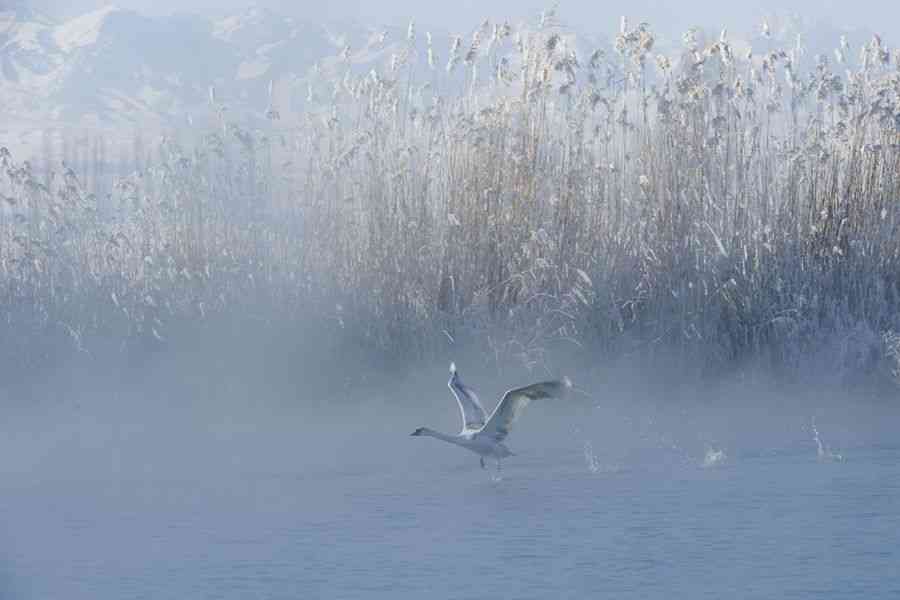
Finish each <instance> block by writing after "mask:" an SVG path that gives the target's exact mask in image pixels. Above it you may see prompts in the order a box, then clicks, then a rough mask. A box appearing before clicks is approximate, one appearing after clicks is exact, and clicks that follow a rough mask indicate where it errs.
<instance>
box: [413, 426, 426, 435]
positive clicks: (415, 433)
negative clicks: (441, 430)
mask: <svg viewBox="0 0 900 600" xmlns="http://www.w3.org/2000/svg"><path fill="white" fill-rule="evenodd" d="M425 431H427V430H426V429H425V428H424V427H419V428H418V429H416V430H415V431H413V432H412V433H411V434H409V435H425Z"/></svg>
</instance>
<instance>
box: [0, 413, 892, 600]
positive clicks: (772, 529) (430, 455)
mask: <svg viewBox="0 0 900 600" xmlns="http://www.w3.org/2000/svg"><path fill="white" fill-rule="evenodd" d="M449 408H450V409H452V407H449ZM529 410H531V409H529ZM423 412H427V409H423ZM359 418H360V421H361V422H364V421H365V420H366V419H370V418H373V414H365V415H360V417H359ZM441 418H444V415H443V414H442V417H441ZM452 418H453V417H452V415H449V416H447V418H446V420H447V422H450V419H452ZM532 418H535V419H536V421H535V422H536V423H539V418H536V417H532ZM610 418H611V417H609V415H607V418H606V419H605V420H607V421H609V420H610ZM344 419H346V417H344ZM564 420H565V415H563V416H562V417H561V418H560V419H559V420H556V421H553V427H556V426H557V425H560V423H562V422H564ZM682 420H686V421H690V418H689V416H688V417H684V418H683V419H682ZM176 421H177V420H173V422H171V423H169V424H168V426H166V427H164V426H162V425H160V424H159V423H154V424H151V425H145V424H142V423H138V422H131V423H130V424H129V423H125V422H123V421H117V422H116V423H115V424H114V425H109V426H100V425H97V423H96V422H95V419H93V417H90V416H86V415H80V416H78V413H73V415H70V417H67V418H66V419H63V420H62V421H61V422H57V423H56V424H55V425H46V426H45V425H42V424H41V421H39V420H32V421H29V422H28V423H26V424H23V425H21V427H20V428H19V430H18V431H19V433H18V437H17V438H16V439H10V438H9V436H7V439H6V440H5V442H4V443H3V444H0V448H2V450H3V456H2V459H0V460H2V464H3V465H4V469H3V471H2V472H3V479H2V482H0V597H2V598H4V599H6V598H12V599H23V600H27V599H41V600H44V599H48V600H49V599H65V600H80V599H84V600H88V599H89V600H105V599H110V600H112V599H115V600H124V599H128V598H148V599H149V598H172V599H176V598H177V599H195V598H196V599H199V598H210V599H212V598H241V599H246V598H266V599H281V598H284V599H288V598H290V599H298V598H341V599H350V598H386V599H387V598H390V599H392V600H393V599H398V598H425V597H433V598H473V599H474V598H520V599H527V598H617V599H624V598H635V599H637V598H641V599H646V598H660V599H662V598H665V599H670V598H691V599H697V598H841V599H846V598H865V599H875V598H898V597H900V567H898V565H900V444H896V443H893V444H892V443H890V440H885V439H881V438H882V437H883V436H881V435H880V434H879V435H875V434H873V435H870V436H864V437H866V438H868V439H863V441H862V442H859V441H858V440H859V439H860V436H851V435H849V434H846V435H845V436H844V439H846V440H851V442H852V443H847V444H846V445H844V446H842V447H841V448H839V450H840V452H841V454H842V455H843V458H844V460H843V462H836V461H823V460H820V459H819V457H818V456H817V448H816V446H815V444H814V442H813V439H812V437H810V435H809V430H808V428H805V427H804V425H803V423H802V422H801V421H799V420H797V421H796V422H793V423H792V424H791V425H790V426H789V427H787V426H786V427H782V430H783V431H786V432H788V433H787V434H783V435H782V434H779V435H777V436H773V439H767V440H765V441H764V442H761V443H759V444H754V443H753V441H752V440H753V438H754V437H755V435H750V436H736V435H733V436H730V437H729V441H728V444H725V445H720V446H718V449H721V450H722V451H723V452H724V458H721V459H720V460H719V461H718V462H716V464H713V465H707V466H704V451H703V444H701V443H696V437H695V438H693V439H694V441H691V442H690V443H686V442H685V440H687V438H688V437H689V436H687V434H684V433H682V434H681V435H680V437H681V442H682V443H681V444H679V443H678V441H679V434H672V435H668V434H664V435H657V436H655V437H654V436H648V435H645V434H641V435H637V434H634V435H633V434H632V433H631V431H630V430H628V427H626V425H624V423H628V422H631V421H627V420H623V421H622V423H618V424H617V423H612V424H608V427H609V428H611V429H616V428H619V429H621V430H623V431H622V432H621V437H622V440H624V441H622V440H617V441H615V442H614V443H612V442H607V441H606V438H605V437H604V435H602V434H601V432H600V431H599V429H598V430H589V429H588V427H587V425H584V426H583V427H582V428H580V429H579V430H578V431H574V430H572V429H571V428H568V429H567V428H566V427H562V426H561V427H559V429H558V431H557V433H559V435H555V436H552V437H551V438H544V437H542V436H541V435H540V431H539V427H531V428H528V427H524V431H523V432H522V433H521V435H520V436H519V439H517V438H516V436H511V438H510V445H511V446H512V447H513V449H514V450H516V451H517V452H519V454H518V456H516V457H514V458H513V459H511V460H509V461H508V463H507V464H506V466H505V467H504V470H503V473H502V478H501V479H498V478H496V477H495V476H493V475H492V473H491V472H490V471H487V472H486V471H482V470H480V469H479V468H478V465H477V457H475V456H474V455H469V454H468V453H466V452H464V451H462V450H460V449H458V448H455V447H450V446H444V445H442V444H441V443H440V442H438V441H436V440H422V439H417V438H409V437H408V432H409V430H411V428H412V427H411V426H412V425H419V424H422V423H420V422H419V421H420V415H418V414H417V415H413V416H408V417H403V418H402V419H400V421H399V422H397V421H392V420H391V419H383V420H381V421H380V422H378V423H377V425H376V426H373V427H366V426H365V425H363V424H357V426H356V427H354V428H352V430H350V431H347V430H346V429H345V428H342V427H341V425H340V423H341V420H340V419H334V420H333V421H330V422H325V421H323V422H317V423H311V422H310V421H309V420H303V419H300V418H297V419H272V421H271V422H268V423H265V424H263V423H261V422H256V423H254V422H244V423H243V424H241V425H240V426H237V425H235V424H234V423H231V424H230V425H229V426H228V427H224V426H223V425H222V424H221V423H218V424H213V425H209V426H207V427H206V428H205V429H202V428H198V427H197V426H196V424H190V425H184V424H182V425H179V424H178V423H177V422H176ZM646 422H649V421H646ZM646 422H645V426H642V427H643V428H644V429H647V428H648V427H649V425H646ZM408 424H409V425H410V426H407V425H408ZM827 426H828V425H827V424H825V425H822V424H820V425H819V429H820V430H821V431H822V435H823V438H824V439H825V441H826V442H827V441H828V438H827V433H826V428H827ZM755 427H758V425H757V426H755ZM832 428H833V427H832ZM85 429H87V430H90V436H89V437H88V436H87V434H85V435H81V434H80V433H78V432H79V431H84V430H85ZM633 429H641V427H634V428H633ZM662 429H664V428H659V430H662ZM312 431H315V434H316V437H315V440H310V441H309V442H308V443H304V442H303V441H302V440H301V438H302V437H303V435H305V434H306V433H310V432H312ZM582 431H587V432H586V433H582ZM792 437H793V439H791V438H792ZM651 438H652V439H651ZM648 439H649V440H650V441H649V442H646V443H645V441H646V440H648ZM298 440H301V441H298ZM322 440H330V445H329V444H327V443H323V442H322ZM641 440H645V441H641ZM585 442H588V445H587V446H586V445H585ZM685 448H687V449H685ZM586 450H587V452H586ZM713 462H715V461H713ZM14 464H15V465H18V467H14Z"/></svg>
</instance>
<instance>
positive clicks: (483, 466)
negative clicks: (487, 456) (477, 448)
mask: <svg viewBox="0 0 900 600" xmlns="http://www.w3.org/2000/svg"><path fill="white" fill-rule="evenodd" d="M478 460H479V461H481V468H482V469H487V467H486V466H485V465H484V457H483V456H482V457H479V459H478Z"/></svg>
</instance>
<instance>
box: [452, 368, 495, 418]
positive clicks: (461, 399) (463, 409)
mask: <svg viewBox="0 0 900 600" xmlns="http://www.w3.org/2000/svg"><path fill="white" fill-rule="evenodd" d="M447 386H448V387H449V388H450V391H451V392H453V395H454V396H455V397H456V402H457V403H459V412H460V413H461V414H462V421H463V429H464V430H465V429H480V428H481V427H483V426H484V422H485V419H486V417H487V415H486V414H485V412H484V408H483V407H482V406H481V402H480V401H479V400H478V396H477V395H476V394H475V392H474V391H472V389H471V388H468V387H466V386H465V385H463V382H462V380H460V378H459V373H458V372H457V371H456V365H455V364H453V363H451V364H450V381H448V382H447Z"/></svg>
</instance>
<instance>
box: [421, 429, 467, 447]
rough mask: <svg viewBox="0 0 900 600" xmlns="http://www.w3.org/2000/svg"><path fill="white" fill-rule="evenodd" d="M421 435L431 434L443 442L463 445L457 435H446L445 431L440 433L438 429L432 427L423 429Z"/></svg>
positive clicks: (462, 441)
mask: <svg viewBox="0 0 900 600" xmlns="http://www.w3.org/2000/svg"><path fill="white" fill-rule="evenodd" d="M422 435H427V436H431V437H433V438H437V439H439V440H444V441H445V442H449V443H451V444H456V445H457V446H464V445H465V443H464V440H463V439H462V438H461V437H459V436H458V435H447V434H446V433H441V432H440V431H435V430H434V429H427V428H426V429H425V430H424V431H423V432H422Z"/></svg>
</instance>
